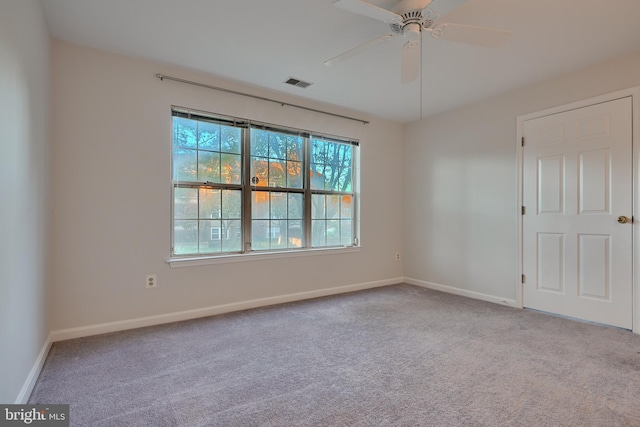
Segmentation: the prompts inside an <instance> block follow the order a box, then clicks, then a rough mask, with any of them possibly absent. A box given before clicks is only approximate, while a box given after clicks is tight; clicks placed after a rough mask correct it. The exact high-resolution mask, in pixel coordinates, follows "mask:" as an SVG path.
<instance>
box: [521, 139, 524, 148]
mask: <svg viewBox="0 0 640 427" xmlns="http://www.w3.org/2000/svg"><path fill="white" fill-rule="evenodd" d="M521 144H522V147H524V136H523V137H522V141H521Z"/></svg>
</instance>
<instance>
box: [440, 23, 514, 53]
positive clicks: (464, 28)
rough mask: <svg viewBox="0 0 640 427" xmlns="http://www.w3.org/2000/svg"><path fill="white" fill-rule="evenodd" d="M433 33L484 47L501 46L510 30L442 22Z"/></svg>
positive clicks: (444, 37)
mask: <svg viewBox="0 0 640 427" xmlns="http://www.w3.org/2000/svg"><path fill="white" fill-rule="evenodd" d="M431 35H432V36H433V37H435V38H437V39H439V38H442V39H445V40H450V41H453V42H459V43H467V44H473V45H477V46H484V47H500V46H502V45H504V44H505V43H506V42H507V39H509V36H510V35H511V32H510V31H505V30H496V29H495V28H484V27H474V26H472V25H461V24H449V23H446V24H440V25H437V26H436V27H435V28H433V31H432V32H431Z"/></svg>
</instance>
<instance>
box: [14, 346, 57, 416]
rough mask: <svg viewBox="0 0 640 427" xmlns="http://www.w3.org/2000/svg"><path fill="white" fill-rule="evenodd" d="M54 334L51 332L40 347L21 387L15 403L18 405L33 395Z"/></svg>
mask: <svg viewBox="0 0 640 427" xmlns="http://www.w3.org/2000/svg"><path fill="white" fill-rule="evenodd" d="M51 343H53V341H52V334H49V336H48V337H47V339H46V340H45V342H44V344H43V345H42V348H41V349H40V353H39V354H38V357H37V359H36V361H35V363H34V364H33V367H32V368H31V371H30V372H29V375H28V376H27V379H26V380H25V382H24V384H23V385H22V388H21V389H20V393H18V397H16V401H15V404H16V405H24V404H25V403H27V401H28V400H29V396H31V392H32V391H33V387H35V385H36V381H37V380H38V376H39V375H40V371H42V367H43V366H44V362H45V360H47V355H48V354H49V350H50V349H51Z"/></svg>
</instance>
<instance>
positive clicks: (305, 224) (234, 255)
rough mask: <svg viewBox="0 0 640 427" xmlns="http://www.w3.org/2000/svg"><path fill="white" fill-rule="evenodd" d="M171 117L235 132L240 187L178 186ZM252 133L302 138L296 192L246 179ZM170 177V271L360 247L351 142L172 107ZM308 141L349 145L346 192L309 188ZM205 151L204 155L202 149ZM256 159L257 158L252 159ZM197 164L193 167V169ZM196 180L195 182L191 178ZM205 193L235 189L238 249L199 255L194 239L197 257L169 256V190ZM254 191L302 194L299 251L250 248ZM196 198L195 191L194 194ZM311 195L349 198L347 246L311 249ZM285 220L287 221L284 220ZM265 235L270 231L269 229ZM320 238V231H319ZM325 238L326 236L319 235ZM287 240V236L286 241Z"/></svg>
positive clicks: (187, 183)
mask: <svg viewBox="0 0 640 427" xmlns="http://www.w3.org/2000/svg"><path fill="white" fill-rule="evenodd" d="M175 117H183V118H186V119H189V120H196V121H205V122H210V123H215V124H219V125H223V126H231V127H234V128H239V129H240V135H241V137H240V140H241V143H240V147H241V148H240V162H241V173H240V175H241V179H240V184H235V183H233V184H229V183H222V182H220V183H217V182H216V183H214V182H210V181H204V182H203V181H182V180H179V179H177V177H176V174H175V171H174V168H175V163H174V162H175V159H174V155H175V152H174V151H175V149H176V144H175V141H174V139H175V125H174V118H175ZM252 129H260V130H265V131H267V132H275V133H280V134H289V135H294V136H299V137H302V153H303V159H302V161H301V174H302V188H291V187H277V186H269V183H267V186H257V185H256V183H253V182H252V177H251V173H252V170H251V161H252V152H251V132H252ZM171 134H172V137H171V162H170V166H171V168H170V169H171V175H170V185H171V192H170V194H171V221H170V222H171V236H170V238H171V242H170V258H169V260H168V262H169V263H170V264H171V266H174V263H175V264H176V266H177V265H178V264H182V265H180V266H186V265H200V264H208V263H212V262H216V263H217V262H228V261H231V260H233V261H237V260H241V259H264V257H265V256H267V257H271V256H273V255H277V256H292V255H295V256H300V255H302V254H304V255H311V254H315V253H318V252H326V251H344V252H353V251H357V250H359V248H360V239H359V204H360V203H359V202H360V201H359V187H358V186H359V156H360V153H359V145H360V144H359V141H358V140H355V139H352V138H345V137H340V136H335V135H329V134H326V133H321V132H312V131H305V130H300V129H296V128H291V127H288V126H280V125H274V124H268V123H263V122H258V121H253V120H249V119H242V118H237V117H231V116H227V115H222V114H217V113H209V112H205V111H201V110H194V109H191V108H184V107H178V106H172V107H171ZM314 138H317V139H322V140H326V141H330V142H334V143H339V144H345V145H350V146H351V147H352V148H351V165H350V167H351V191H331V190H326V189H325V190H318V189H312V188H311V187H312V186H311V178H310V173H311V151H312V144H313V142H312V141H313V140H314ZM194 149H195V150H196V151H199V148H198V147H197V145H196V148H194ZM203 151H206V150H203ZM256 157H257V156H256ZM197 167H198V164H197V162H196V168H197ZM196 178H198V177H197V176H196ZM184 187H186V188H197V189H201V188H210V189H216V190H221V191H223V190H239V191H240V198H241V208H240V209H241V219H240V230H241V233H240V234H241V236H240V250H239V251H234V252H200V236H199V234H198V249H197V250H198V252H197V253H176V252H175V246H176V245H175V221H176V209H175V208H176V205H175V191H176V189H178V188H184ZM256 191H265V192H268V193H283V194H290V193H297V194H302V195H303V215H302V216H303V219H301V220H300V222H301V224H302V225H301V226H302V229H303V230H302V234H303V241H302V247H286V248H270V249H253V247H252V246H253V243H254V242H253V238H252V234H251V233H252V223H253V221H254V218H252V197H253V194H254V192H256ZM198 193H200V191H198ZM314 194H329V195H337V196H340V197H343V196H349V197H351V209H352V215H351V242H350V244H348V245H347V244H344V242H343V241H342V240H340V241H339V243H340V244H338V245H332V246H313V241H312V224H313V222H312V211H311V204H312V197H313V195H314ZM197 220H198V224H200V221H201V218H200V213H199V212H198V217H197ZM269 221H272V218H271V216H270V217H269ZM287 221H289V219H288V217H287ZM269 230H270V229H269ZM325 233H326V232H325ZM267 234H268V235H269V236H270V235H271V231H268V232H267ZM220 236H221V238H222V229H221V230H220ZM325 239H326V234H325ZM287 240H289V237H287Z"/></svg>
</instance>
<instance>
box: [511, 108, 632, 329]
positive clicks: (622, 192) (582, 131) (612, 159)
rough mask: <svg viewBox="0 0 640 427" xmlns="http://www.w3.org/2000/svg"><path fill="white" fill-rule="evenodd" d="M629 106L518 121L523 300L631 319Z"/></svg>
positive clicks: (612, 319) (628, 324) (579, 313)
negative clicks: (521, 154)
mask: <svg viewBox="0 0 640 427" xmlns="http://www.w3.org/2000/svg"><path fill="white" fill-rule="evenodd" d="M631 107H632V98H631V97H627V98H621V99H617V100H614V101H609V102H604V103H600V104H595V105H591V106H588V107H584V108H579V109H575V110H570V111H565V112H562V113H558V114H553V115H549V116H545V117H540V118H536V119H532V120H527V121H525V122H524V137H525V145H524V148H523V151H524V158H523V204H524V207H525V214H524V216H523V217H522V227H523V240H522V241H523V248H522V249H523V252H522V254H523V273H524V276H525V277H524V279H525V280H524V284H523V303H524V306H525V307H529V308H533V309H537V310H543V311H547V312H551V313H556V314H561V315H565V316H571V317H575V318H579V319H584V320H589V321H593V322H598V323H603V324H608V325H613V326H618V327H622V328H627V329H631V328H632V312H633V302H632V286H633V285H632V283H633V282H632V226H631V218H632V155H631V147H632V109H631ZM620 216H621V217H626V218H628V222H626V223H622V222H624V220H625V218H619V217H620Z"/></svg>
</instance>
